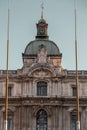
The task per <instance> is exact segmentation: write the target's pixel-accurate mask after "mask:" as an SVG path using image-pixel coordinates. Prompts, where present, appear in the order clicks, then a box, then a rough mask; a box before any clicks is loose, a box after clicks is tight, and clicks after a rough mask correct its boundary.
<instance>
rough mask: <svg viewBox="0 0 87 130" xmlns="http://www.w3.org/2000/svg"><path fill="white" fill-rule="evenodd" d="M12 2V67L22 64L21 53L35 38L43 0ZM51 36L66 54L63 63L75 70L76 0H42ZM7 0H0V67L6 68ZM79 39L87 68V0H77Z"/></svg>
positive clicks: (81, 59)
mask: <svg viewBox="0 0 87 130" xmlns="http://www.w3.org/2000/svg"><path fill="white" fill-rule="evenodd" d="M9 1H10V61H9V69H20V68H21V67H22V53H23V52H24V50H25V47H26V45H27V44H28V43H29V42H30V41H31V40H34V39H35V36H36V23H37V22H38V20H39V19H40V16H41V2H42V0H9ZM43 2H44V18H45V20H46V22H47V23H48V35H49V39H50V40H53V41H54V42H55V43H56V44H57V45H58V47H59V48H60V51H61V53H62V54H63V59H62V66H63V68H65V69H75V49H74V47H75V43H74V41H75V38H74V0H43ZM7 9H8V0H0V69H5V68H6V46H7ZM77 39H78V63H79V69H80V70H85V69H87V59H86V57H87V0H77Z"/></svg>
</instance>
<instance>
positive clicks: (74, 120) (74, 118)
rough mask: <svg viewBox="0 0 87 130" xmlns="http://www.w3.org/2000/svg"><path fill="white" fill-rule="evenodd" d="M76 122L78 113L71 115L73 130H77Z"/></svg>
mask: <svg viewBox="0 0 87 130" xmlns="http://www.w3.org/2000/svg"><path fill="white" fill-rule="evenodd" d="M76 121H77V116H76V113H72V114H71V130H76Z"/></svg>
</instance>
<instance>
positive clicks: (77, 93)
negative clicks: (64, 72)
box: [74, 0, 80, 130]
mask: <svg viewBox="0 0 87 130" xmlns="http://www.w3.org/2000/svg"><path fill="white" fill-rule="evenodd" d="M74 6H75V59H76V101H77V122H76V126H77V130H80V114H79V85H78V46H77V14H76V0H74Z"/></svg>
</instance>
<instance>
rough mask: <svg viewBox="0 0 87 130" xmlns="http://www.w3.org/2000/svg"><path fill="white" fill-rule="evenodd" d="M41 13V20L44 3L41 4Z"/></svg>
mask: <svg viewBox="0 0 87 130" xmlns="http://www.w3.org/2000/svg"><path fill="white" fill-rule="evenodd" d="M41 8H42V12H41V19H43V9H44V3H43V2H42V4H41Z"/></svg>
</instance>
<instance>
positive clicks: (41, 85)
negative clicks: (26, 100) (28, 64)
mask: <svg viewBox="0 0 87 130" xmlns="http://www.w3.org/2000/svg"><path fill="white" fill-rule="evenodd" d="M37 96H47V83H46V82H38V83H37Z"/></svg>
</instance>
